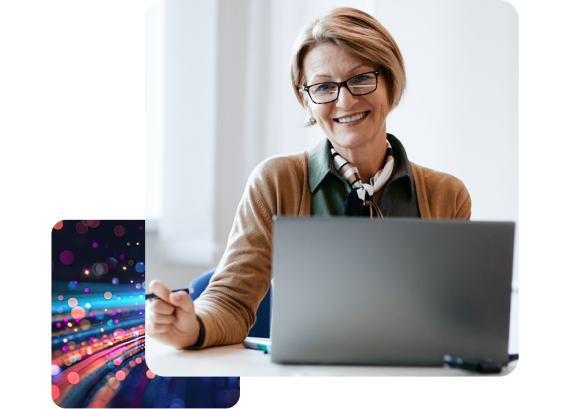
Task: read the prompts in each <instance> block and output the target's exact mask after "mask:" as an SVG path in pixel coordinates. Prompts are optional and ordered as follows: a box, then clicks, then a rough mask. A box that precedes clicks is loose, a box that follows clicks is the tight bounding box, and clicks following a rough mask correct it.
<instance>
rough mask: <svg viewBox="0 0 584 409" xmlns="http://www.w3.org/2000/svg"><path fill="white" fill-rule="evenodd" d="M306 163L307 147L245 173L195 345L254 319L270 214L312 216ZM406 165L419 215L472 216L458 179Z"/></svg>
mask: <svg viewBox="0 0 584 409" xmlns="http://www.w3.org/2000/svg"><path fill="white" fill-rule="evenodd" d="M307 164H308V151H305V152H301V153H296V154H292V155H286V156H276V157H272V158H269V159H266V160H265V161H264V162H262V163H261V164H260V165H258V166H257V167H256V169H254V171H253V172H252V174H251V176H250V177H249V179H248V182H247V186H246V188H245V191H244V194H243V197H242V199H241V201H240V203H239V206H238V209H237V213H236V215H235V221H234V222H233V226H232V229H231V233H230V235H229V239H228V242H227V249H226V250H225V253H224V254H223V257H222V259H221V262H220V263H219V266H218V267H217V270H216V272H215V274H214V275H213V277H212V278H211V282H210V283H209V286H208V287H207V289H206V290H205V291H204V292H203V294H201V296H200V297H199V298H198V299H197V300H196V301H195V312H196V314H197V316H198V317H199V319H200V321H201V323H202V325H203V327H204V330H205V331H204V334H205V335H204V339H203V342H202V344H201V345H200V347H199V348H205V347H208V346H212V345H226V344H236V343H239V342H241V341H243V339H244V338H245V337H246V336H247V333H248V332H249V329H250V328H251V326H252V325H253V324H254V323H255V320H256V311H257V309H258V307H259V304H260V302H261V300H262V299H263V297H264V296H265V294H266V293H267V291H268V288H269V286H270V281H271V279H272V273H271V268H272V265H271V263H272V216H273V215H286V216H310V198H311V195H310V188H309V186H308V170H307ZM410 164H411V167H412V173H413V175H414V181H415V186H416V195H417V199H418V206H419V209H420V214H421V216H422V218H423V219H468V218H470V209H471V201H470V195H469V194H468V191H467V190H466V187H465V186H464V184H463V183H462V182H461V181H460V180H459V179H457V178H455V177H454V176H451V175H448V174H446V173H441V172H437V171H434V170H431V169H428V168H424V167H422V166H418V165H416V164H414V163H412V162H410Z"/></svg>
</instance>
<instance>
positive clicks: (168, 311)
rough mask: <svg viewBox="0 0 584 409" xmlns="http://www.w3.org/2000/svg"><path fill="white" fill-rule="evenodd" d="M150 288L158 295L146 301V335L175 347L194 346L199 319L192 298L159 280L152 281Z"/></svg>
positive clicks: (197, 333)
mask: <svg viewBox="0 0 584 409" xmlns="http://www.w3.org/2000/svg"><path fill="white" fill-rule="evenodd" d="M150 290H151V291H152V293H153V294H156V295H157V296H158V297H159V298H158V299H157V300H152V301H148V302H147V303H146V335H148V336H149V337H152V338H154V339H156V340H158V341H160V342H162V343H163V344H167V345H172V346H173V347H175V348H178V349H180V348H186V347H189V346H191V345H194V344H195V343H196V342H197V340H198V338H199V322H198V321H197V315H196V314H195V304H194V303H193V301H192V300H191V297H190V296H189V295H188V294H187V293H186V292H184V291H180V292H176V293H173V292H171V291H170V290H169V289H168V287H167V286H165V285H164V283H163V282H162V281H160V280H153V281H151V282H150Z"/></svg>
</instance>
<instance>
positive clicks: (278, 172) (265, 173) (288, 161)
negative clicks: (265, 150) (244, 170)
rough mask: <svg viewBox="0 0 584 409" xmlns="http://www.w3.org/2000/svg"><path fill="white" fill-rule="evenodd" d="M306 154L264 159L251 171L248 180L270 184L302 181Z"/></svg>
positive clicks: (304, 175)
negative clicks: (270, 182) (268, 182)
mask: <svg viewBox="0 0 584 409" xmlns="http://www.w3.org/2000/svg"><path fill="white" fill-rule="evenodd" d="M307 160H308V152H306V151H303V152H296V153H291V154H287V155H276V156H271V157H269V158H267V159H264V160H263V161H262V162H261V163H260V164H259V165H257V166H256V168H255V169H254V170H253V172H252V174H251V176H250V180H256V179H259V180H262V181H265V182H267V181H272V182H283V181H285V180H287V179H288V180H290V181H299V182H301V181H303V180H304V179H305V177H306V168H307Z"/></svg>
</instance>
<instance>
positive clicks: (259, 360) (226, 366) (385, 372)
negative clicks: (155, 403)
mask: <svg viewBox="0 0 584 409" xmlns="http://www.w3.org/2000/svg"><path fill="white" fill-rule="evenodd" d="M146 363H147V364H148V367H149V368H150V369H151V370H152V371H153V372H154V373H156V374H157V375H160V376H501V375H506V374H508V373H510V372H512V371H513V369H514V368H515V366H516V365H517V361H515V362H512V363H511V364H510V365H509V367H506V368H504V369H503V371H502V372H501V374H496V375H476V374H473V373H470V372H468V371H462V370H459V369H449V368H439V367H427V368H426V367H393V366H357V365H353V366H349V365H281V364H274V363H272V361H271V360H270V355H268V354H264V353H263V352H262V351H259V350H254V349H247V348H244V346H243V345H242V344H237V345H227V346H221V347H211V348H206V349H202V350H198V351H184V350H176V349H174V348H173V347H169V346H167V345H163V344H161V343H159V342H158V341H156V340H154V339H152V338H150V337H146Z"/></svg>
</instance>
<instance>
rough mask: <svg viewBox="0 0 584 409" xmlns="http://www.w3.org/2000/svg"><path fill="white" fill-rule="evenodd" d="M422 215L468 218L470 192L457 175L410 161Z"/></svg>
mask: <svg viewBox="0 0 584 409" xmlns="http://www.w3.org/2000/svg"><path fill="white" fill-rule="evenodd" d="M410 165H411V167H412V173H413V175H414V181H415V184H416V194H417V196H418V204H419V208H420V212H421V213H422V217H424V218H447V219H451V218H457V219H468V218H470V213H471V200H470V194H469V193H468V190H467V189H466V186H465V185H464V183H463V182H462V181H461V180H460V179H458V178H457V177H455V176H452V175H450V174H448V173H444V172H439V171H437V170H434V169H430V168H426V167H423V166H420V165H416V164H415V163H412V162H410Z"/></svg>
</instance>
